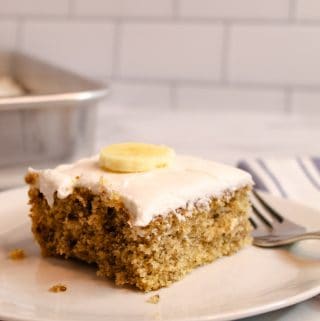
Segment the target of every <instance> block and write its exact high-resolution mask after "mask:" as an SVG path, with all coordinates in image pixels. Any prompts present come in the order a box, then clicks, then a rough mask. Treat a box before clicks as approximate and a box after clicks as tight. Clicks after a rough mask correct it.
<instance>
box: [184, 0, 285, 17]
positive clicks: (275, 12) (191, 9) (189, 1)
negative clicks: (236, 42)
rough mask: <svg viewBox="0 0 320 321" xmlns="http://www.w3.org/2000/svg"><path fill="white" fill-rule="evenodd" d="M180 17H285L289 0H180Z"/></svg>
mask: <svg viewBox="0 0 320 321" xmlns="http://www.w3.org/2000/svg"><path fill="white" fill-rule="evenodd" d="M179 14H180V15H181V16H182V17H212V18H231V19H232V18H235V19H242V18H249V19H266V18H271V19H285V18H288V15H289V0H268V1H266V0H200V1H199V0H180V6H179Z"/></svg>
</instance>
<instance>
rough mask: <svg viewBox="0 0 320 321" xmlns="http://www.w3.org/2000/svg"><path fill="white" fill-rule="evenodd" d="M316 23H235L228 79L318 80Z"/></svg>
mask: <svg viewBox="0 0 320 321" xmlns="http://www.w3.org/2000/svg"><path fill="white" fill-rule="evenodd" d="M319 39H320V27H317V26H282V25H281V26H280V25H279V26H270V25H262V26H254V25H246V26H235V27H233V28H232V31H231V41H230V46H229V57H228V58H229V59H228V63H229V65H228V77H229V79H230V80H231V81H232V82H249V83H270V84H304V85H316V84H320V64H319V57H320V41H319Z"/></svg>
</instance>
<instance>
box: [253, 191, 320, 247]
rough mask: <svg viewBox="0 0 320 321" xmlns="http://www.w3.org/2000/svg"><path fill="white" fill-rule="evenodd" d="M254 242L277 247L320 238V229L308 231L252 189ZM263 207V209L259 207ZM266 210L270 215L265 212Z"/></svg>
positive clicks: (261, 245) (263, 245)
mask: <svg viewBox="0 0 320 321" xmlns="http://www.w3.org/2000/svg"><path fill="white" fill-rule="evenodd" d="M251 201H252V210H253V214H254V217H253V215H251V217H250V218H249V220H250V223H251V225H252V227H253V232H252V236H253V244H254V245H256V246H260V247H277V246H282V245H288V244H291V243H294V242H297V241H301V240H307V239H320V231H316V232H309V233H307V232H306V228H305V227H303V226H301V225H298V224H296V223H293V222H292V221H290V220H288V219H287V218H285V217H283V216H282V215H281V214H280V213H279V212H277V211H276V210H275V209H274V208H272V207H271V206H270V205H269V204H268V203H267V202H266V201H265V200H264V199H263V198H262V197H261V196H260V195H259V194H258V193H257V192H256V191H254V190H253V191H252V199H251ZM259 208H261V209H259ZM263 211H265V212H266V213H267V214H268V216H269V217H267V216H266V215H265V214H263Z"/></svg>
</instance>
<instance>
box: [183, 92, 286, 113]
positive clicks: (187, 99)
mask: <svg viewBox="0 0 320 321" xmlns="http://www.w3.org/2000/svg"><path fill="white" fill-rule="evenodd" d="M177 105H178V108H179V109H181V110H186V109H190V110H194V111H199V110H201V111H205V110H207V111H221V112H227V111H235V112H236V111H241V112H249V111H250V112H258V113H261V112H262V113H269V112H271V111H272V112H279V113H282V112H284V110H285V108H284V93H283V92H281V91H277V90H259V89H243V88H223V87H220V88H219V87H211V88H208V87H189V86H187V87H186V86H185V87H180V88H178V89H177Z"/></svg>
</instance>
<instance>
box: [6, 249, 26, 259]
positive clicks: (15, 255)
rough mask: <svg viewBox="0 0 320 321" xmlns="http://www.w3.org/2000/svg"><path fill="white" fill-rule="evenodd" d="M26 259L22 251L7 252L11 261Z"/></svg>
mask: <svg viewBox="0 0 320 321" xmlns="http://www.w3.org/2000/svg"><path fill="white" fill-rule="evenodd" d="M25 257H26V254H25V252H24V250H22V249H14V250H11V251H10V252H9V258H10V259H11V260H22V259H24V258H25Z"/></svg>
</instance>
